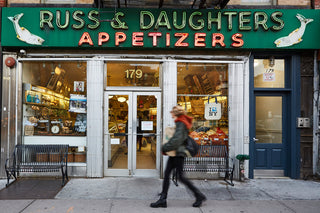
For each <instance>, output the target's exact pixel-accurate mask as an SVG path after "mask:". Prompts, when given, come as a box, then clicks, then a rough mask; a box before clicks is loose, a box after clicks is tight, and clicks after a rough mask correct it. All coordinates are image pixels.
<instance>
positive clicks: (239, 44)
mask: <svg viewBox="0 0 320 213" xmlns="http://www.w3.org/2000/svg"><path fill="white" fill-rule="evenodd" d="M241 38H242V34H241V33H235V34H233V35H232V41H234V42H233V43H232V44H231V46H232V47H242V46H243V44H244V41H243V40H242V39H241Z"/></svg>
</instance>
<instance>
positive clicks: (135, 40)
mask: <svg viewBox="0 0 320 213" xmlns="http://www.w3.org/2000/svg"><path fill="white" fill-rule="evenodd" d="M132 46H138V47H143V32H133V33H132Z"/></svg>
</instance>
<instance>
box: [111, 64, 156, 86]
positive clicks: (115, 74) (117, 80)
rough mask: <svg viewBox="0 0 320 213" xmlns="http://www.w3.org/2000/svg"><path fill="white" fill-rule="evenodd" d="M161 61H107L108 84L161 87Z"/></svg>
mask: <svg viewBox="0 0 320 213" xmlns="http://www.w3.org/2000/svg"><path fill="white" fill-rule="evenodd" d="M159 73H160V63H159V62H107V76H106V77H107V79H106V83H107V85H106V86H120V87H128V86H129V87H130V86H131V87H132V86H139V87H159Z"/></svg>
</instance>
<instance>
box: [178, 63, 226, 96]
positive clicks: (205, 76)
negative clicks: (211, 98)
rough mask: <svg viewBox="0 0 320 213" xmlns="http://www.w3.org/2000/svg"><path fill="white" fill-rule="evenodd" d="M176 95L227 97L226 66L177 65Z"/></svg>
mask: <svg viewBox="0 0 320 213" xmlns="http://www.w3.org/2000/svg"><path fill="white" fill-rule="evenodd" d="M177 69H178V76H177V77H178V80H177V89H178V94H210V95H212V94H223V95H227V88H228V65H227V64H197V63H178V68H177Z"/></svg>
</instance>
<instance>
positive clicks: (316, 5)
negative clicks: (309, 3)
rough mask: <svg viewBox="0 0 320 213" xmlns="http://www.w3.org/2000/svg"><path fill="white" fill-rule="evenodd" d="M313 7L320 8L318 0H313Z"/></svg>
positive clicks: (319, 0)
mask: <svg viewBox="0 0 320 213" xmlns="http://www.w3.org/2000/svg"><path fill="white" fill-rule="evenodd" d="M314 9H320V0H314Z"/></svg>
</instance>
